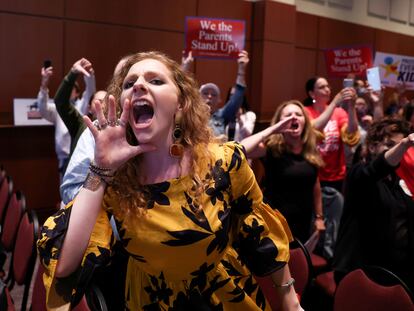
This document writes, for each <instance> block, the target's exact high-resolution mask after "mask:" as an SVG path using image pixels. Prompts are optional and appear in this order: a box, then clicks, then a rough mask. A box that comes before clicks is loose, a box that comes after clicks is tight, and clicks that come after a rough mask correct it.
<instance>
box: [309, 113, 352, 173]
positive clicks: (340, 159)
mask: <svg viewBox="0 0 414 311" xmlns="http://www.w3.org/2000/svg"><path fill="white" fill-rule="evenodd" d="M305 110H306V111H307V112H308V114H309V116H310V118H311V119H315V118H317V117H319V115H320V113H319V112H318V111H316V110H315V109H314V108H313V107H312V106H308V107H305ZM347 123H348V114H347V113H346V111H345V110H344V109H342V108H335V110H334V112H333V114H332V116H331V118H330V119H329V121H328V123H327V124H326V126H325V128H324V129H323V133H324V135H325V138H324V140H323V141H322V142H320V143H319V144H318V145H317V148H318V150H319V152H320V153H321V156H322V159H323V161H324V162H325V166H323V167H322V168H320V169H319V179H320V180H323V181H337V180H342V179H344V178H345V173H346V165H345V153H344V144H343V142H342V139H341V128H342V127H343V126H344V124H347Z"/></svg>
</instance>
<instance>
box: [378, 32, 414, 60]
mask: <svg viewBox="0 0 414 311" xmlns="http://www.w3.org/2000/svg"><path fill="white" fill-rule="evenodd" d="M375 37H376V42H375V50H376V51H380V52H388V53H395V54H402V55H410V56H413V55H414V38H413V37H409V36H406V35H403V34H398V33H394V32H390V31H385V30H380V29H376V30H375Z"/></svg>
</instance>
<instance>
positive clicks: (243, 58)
mask: <svg viewBox="0 0 414 311" xmlns="http://www.w3.org/2000/svg"><path fill="white" fill-rule="evenodd" d="M248 63H249V53H247V51H244V50H243V51H241V52H240V53H239V58H238V59H237V77H236V84H238V85H241V86H244V87H246V67H247V64H248Z"/></svg>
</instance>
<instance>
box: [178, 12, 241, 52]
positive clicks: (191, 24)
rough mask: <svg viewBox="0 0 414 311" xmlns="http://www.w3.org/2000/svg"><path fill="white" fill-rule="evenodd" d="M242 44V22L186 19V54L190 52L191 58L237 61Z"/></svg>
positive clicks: (197, 18)
mask: <svg viewBox="0 0 414 311" xmlns="http://www.w3.org/2000/svg"><path fill="white" fill-rule="evenodd" d="M244 44H245V21H244V20H235V19H222V18H207V17H192V16H188V17H186V29H185V51H186V54H188V52H189V51H192V54H193V57H206V58H228V59H234V58H236V59H237V58H238V54H239V52H240V51H241V50H243V49H244Z"/></svg>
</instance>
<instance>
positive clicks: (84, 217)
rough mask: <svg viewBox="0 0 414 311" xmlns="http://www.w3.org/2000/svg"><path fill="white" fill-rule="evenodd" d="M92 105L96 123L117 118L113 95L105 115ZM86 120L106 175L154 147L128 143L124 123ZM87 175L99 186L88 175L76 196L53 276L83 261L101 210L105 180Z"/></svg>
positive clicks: (124, 115) (123, 118)
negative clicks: (99, 126) (92, 180)
mask: <svg viewBox="0 0 414 311" xmlns="http://www.w3.org/2000/svg"><path fill="white" fill-rule="evenodd" d="M94 104H95V107H96V110H97V117H98V120H99V124H107V123H108V121H111V122H115V121H114V120H116V108H115V107H116V104H115V99H114V97H113V96H110V98H109V103H108V118H106V117H105V116H104V114H103V112H102V107H101V104H100V102H99V101H96V102H95V103H94ZM130 109H131V103H130V102H129V100H126V101H125V103H124V110H123V112H122V114H121V118H120V119H121V124H127V122H128V116H129V111H130ZM84 120H85V123H86V124H87V126H88V128H89V129H90V131H91V132H92V134H93V137H94V139H95V160H94V162H95V163H96V165H97V166H98V167H101V168H104V170H105V172H106V173H105V174H106V175H104V176H107V175H108V174H109V173H108V172H110V174H111V175H113V174H114V172H115V171H116V170H117V169H118V168H119V167H120V166H121V165H122V164H123V163H125V162H126V161H128V159H130V158H131V157H134V156H137V155H138V154H140V153H143V152H147V151H151V150H154V147H153V146H151V145H145V144H143V145H139V146H131V145H130V144H129V143H128V142H127V140H126V137H125V126H124V125H116V126H106V128H105V129H101V130H98V129H97V128H96V127H95V125H94V124H93V123H92V121H91V120H90V119H89V118H88V117H86V116H85V117H84ZM89 174H91V175H95V176H94V177H98V178H97V179H98V180H100V184H99V186H98V187H94V186H93V185H92V186H91V185H90V184H88V180H89V179H88V178H87V180H86V182H85V184H84V188H82V189H81V190H80V192H79V195H78V196H77V197H76V199H75V202H74V204H73V206H72V211H71V215H70V221H69V226H68V230H67V232H66V235H65V240H64V242H63V246H62V251H61V256H60V258H59V261H58V265H57V267H56V276H58V277H64V276H68V275H70V274H71V273H72V272H74V271H75V270H76V268H77V267H78V266H79V264H80V263H81V261H82V258H83V256H84V254H85V251H86V249H87V247H88V243H89V239H90V237H91V234H92V231H93V228H94V225H95V222H96V219H97V217H98V214H99V211H100V209H101V205H102V200H103V196H104V192H105V187H106V180H107V179H105V178H103V175H99V174H96V172H93V171H92V170H91V168H90V170H89Z"/></svg>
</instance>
